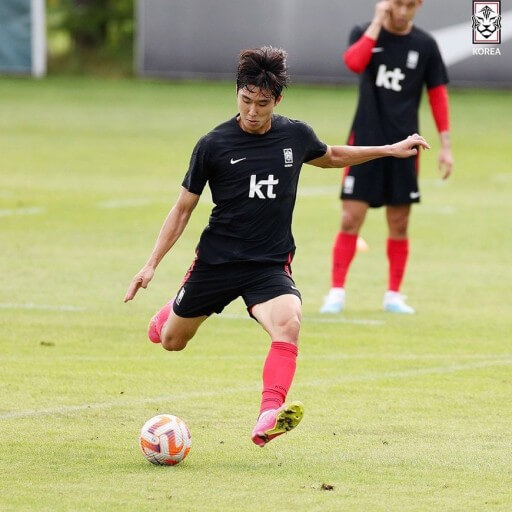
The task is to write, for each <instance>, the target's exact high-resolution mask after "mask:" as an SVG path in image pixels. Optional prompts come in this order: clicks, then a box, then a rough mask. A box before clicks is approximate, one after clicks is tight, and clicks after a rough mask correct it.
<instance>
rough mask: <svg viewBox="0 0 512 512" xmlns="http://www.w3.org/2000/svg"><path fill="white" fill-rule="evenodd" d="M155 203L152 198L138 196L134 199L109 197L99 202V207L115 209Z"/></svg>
mask: <svg viewBox="0 0 512 512" xmlns="http://www.w3.org/2000/svg"><path fill="white" fill-rule="evenodd" d="M152 203H155V201H153V200H152V199H148V198H144V197H137V198H132V199H108V200H106V201H101V202H100V203H98V204H97V206H98V208H106V209H114V208H135V207H140V206H147V205H148V204H152Z"/></svg>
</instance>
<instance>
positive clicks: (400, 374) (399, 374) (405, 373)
mask: <svg viewBox="0 0 512 512" xmlns="http://www.w3.org/2000/svg"><path fill="white" fill-rule="evenodd" d="M510 365H512V359H504V360H501V361H495V360H491V361H479V362H475V363H469V364H455V365H450V366H437V367H434V368H411V369H410V370H402V371H395V372H383V373H369V374H363V375H351V376H346V377H339V378H330V379H315V380H311V381H307V380H306V381H304V380H302V381H300V382H298V383H297V386H296V387H297V388H298V389H299V390H300V388H308V387H317V386H323V387H324V388H329V387H332V386H338V385H340V384H350V383H357V382H377V381H384V380H393V379H408V378H415V377H422V376H428V375H439V374H449V373H458V372H465V371H472V370H479V369H482V368H489V367H495V366H510ZM258 389H259V387H258V386H256V385H253V386H241V387H232V388H229V387H228V388H225V387H223V388H222V389H219V390H218V391H185V392H183V393H175V394H172V395H164V396H159V397H154V398H141V399H136V400H125V401H122V400H116V401H113V402H105V403H93V404H79V405H69V406H62V407H55V408H49V409H39V410H31V411H13V412H7V413H2V414H0V420H9V419H14V418H25V417H31V416H45V415H52V414H71V413H75V412H82V411H89V410H91V409H110V408H112V407H133V406H135V405H139V404H150V403H161V402H168V401H171V400H172V401H173V402H175V401H178V400H193V399H195V398H210V397H220V396H224V395H230V394H238V393H245V392H250V393H254V392H255V391H256V390H258Z"/></svg>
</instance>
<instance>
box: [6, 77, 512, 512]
mask: <svg viewBox="0 0 512 512" xmlns="http://www.w3.org/2000/svg"><path fill="white" fill-rule="evenodd" d="M0 98H1V108H0V265H1V268H3V269H4V270H3V272H4V273H3V275H4V277H3V279H2V286H1V287H0V363H1V372H0V383H1V386H0V393H1V395H0V398H1V401H0V443H1V445H0V453H1V456H0V471H1V479H0V509H1V510H2V511H3V512H7V511H52V512H53V511H71V510H73V511H74V510H80V511H87V510H93V511H104V510H109V511H117V510H119V511H121V510H122V511H138V512H140V511H156V510H179V511H196V510H208V511H234V510H237V511H238V510H243V511H258V512H263V511H267V510H269V511H270V510H272V511H275V510H278V509H285V510H300V511H302V510H304V511H322V512H325V511H340V510H348V511H365V512H367V511H390V510H393V511H394V510H405V511H424V510H441V511H462V510H464V511H467V510H475V511H481V510H493V511H494V510H503V511H509V510H511V509H512V494H511V489H512V472H511V467H512V434H511V424H512V402H511V399H510V397H511V395H512V374H511V367H512V349H511V342H512V314H511V306H510V303H511V298H512V296H511V283H512V265H511V254H512V236H511V227H510V222H511V219H512V200H511V197H512V171H511V167H510V154H509V153H510V134H511V133H512V95H511V94H510V93H507V92H488V91H471V92H470V91H452V118H453V123H452V124H453V143H454V156H455V159H456V168H455V174H454V176H453V178H452V179H451V180H450V181H449V182H446V183H442V182H441V181H440V180H439V179H438V177H437V173H436V170H435V166H436V163H435V162H436V158H437V148H438V142H437V136H436V133H435V129H434V125H433V122H432V120H431V118H430V114H429V111H428V108H427V107H426V106H425V105H424V106H423V109H422V116H421V119H422V126H423V130H422V133H423V135H425V136H426V137H427V138H428V139H429V140H430V141H431V142H432V145H433V147H434V149H433V150H432V151H430V152H427V153H424V154H423V155H422V171H421V176H422V180H421V188H422V191H423V203H422V204H421V205H419V206H417V207H415V208H414V214H413V219H412V227H411V237H412V254H411V260H410V264H409V267H408V273H407V276H406V280H405V286H404V291H405V292H406V293H407V294H408V296H409V301H410V303H411V304H412V305H413V306H414V307H416V308H417V310H418V313H417V315H415V316H412V317H401V316H393V315H391V316H390V315H388V314H385V313H383V312H381V311H380V303H381V299H382V294H383V292H384V289H385V285H386V265H387V263H386V259H385V250H384V245H385V238H386V233H385V229H384V219H383V212H382V211H381V210H376V211H372V212H371V214H370V216H369V218H368V220H367V223H366V224H365V227H364V232H363V236H364V237H365V239H366V240H367V242H368V243H369V246H370V250H369V252H367V253H361V254H359V255H358V256H357V258H356V260H355V262H354V265H353V268H352V270H351V273H350V276H349V280H348V283H347V292H348V305H347V310H346V312H345V313H343V315H340V316H337V317H334V318H331V320H332V322H330V323H326V322H323V321H322V320H323V318H320V315H318V313H317V311H318V308H319V306H320V304H321V300H322V296H323V295H324V294H325V292H326V290H327V288H328V284H329V279H328V275H329V265H330V261H329V260H330V248H331V244H332V240H333V236H334V233H335V231H336V229H337V227H338V223H339V201H338V200H337V194H338V184H339V176H340V172H339V171H332V170H330V171H328V170H325V171H324V170H320V169H317V168H312V167H309V166H305V167H304V168H303V171H302V178H301V186H300V192H299V199H298V202H297V207H296V212H295V220H294V233H295V238H296V242H297V246H298V250H297V254H296V258H295V262H294V277H295V279H296V282H297V284H298V286H299V287H300V289H301V291H302V294H303V298H304V316H305V318H304V322H303V327H302V336H301V353H300V358H299V365H298V371H297V375H296V380H295V383H294V386H293V388H292V390H291V392H290V395H289V396H290V398H292V399H300V400H302V401H303V402H304V403H305V405H306V416H305V418H304V421H303V423H302V424H301V425H300V426H299V427H298V428H297V430H295V431H293V432H291V433H290V434H289V435H287V436H284V437H281V438H279V439H277V440H276V441H275V442H273V443H271V444H270V445H268V446H267V447H265V448H264V449H259V448H257V447H255V446H254V445H253V444H252V443H251V442H250V438H249V435H250V431H251V429H252V426H253V423H254V420H255V416H256V413H257V407H258V404H259V393H260V375H261V367H262V363H263V359H264V357H265V354H266V352H267V348H268V339H267V338H266V335H265V334H264V333H263V331H262V330H261V329H260V328H259V327H258V325H257V324H256V322H253V321H250V320H247V319H245V314H244V306H243V303H242V302H241V301H240V302H238V301H237V302H236V303H233V304H232V305H231V306H230V307H229V308H228V309H227V310H226V313H227V314H226V315H224V316H216V317H213V318H211V319H210V320H209V321H208V322H206V324H204V326H203V327H202V329H201V331H200V332H199V333H198V335H197V337H196V338H195V339H194V340H193V341H192V342H191V343H190V344H189V347H188V348H187V350H185V351H184V352H180V353H167V352H164V351H163V350H162V349H161V348H160V347H157V346H154V345H152V344H151V343H149V342H148V341H147V340H146V335H145V331H146V326H147V322H148V320H149V318H150V316H151V315H152V314H153V312H154V311H155V310H156V309H157V308H158V307H160V305H161V304H163V303H164V302H165V301H166V300H167V299H168V298H169V297H170V296H171V295H172V294H173V293H174V292H175V291H176V289H177V285H178V283H179V281H180V280H181V278H182V276H183V274H184V272H185V270H186V268H187V266H188V265H189V263H190V262H191V260H192V258H193V251H194V247H195V243H196V241H197V239H198V237H199V234H200V232H201V230H202V229H203V227H204V225H205V224H206V222H207V218H208V213H209V208H210V203H209V200H208V196H209V194H208V193H205V198H204V199H202V200H201V202H200V203H199V205H198V208H197V209H196V211H195V212H194V215H193V217H192V219H191V222H190V224H189V226H188V228H187V230H186V232H185V233H184V235H183V237H182V239H181V240H180V241H179V242H178V244H177V246H176V247H175V249H174V250H173V252H172V253H171V254H169V255H168V256H167V258H166V259H165V260H164V261H163V263H162V264H161V266H160V267H159V269H158V271H157V274H156V276H155V279H154V281H153V282H152V284H151V286H150V288H148V290H147V291H145V292H144V291H143V292H141V293H140V294H139V295H138V296H137V298H136V300H135V301H134V302H132V303H129V304H123V302H122V298H123V295H124V292H125V290H126V288H127V286H128V284H129V282H130V280H131V278H132V276H133V274H134V273H135V272H136V271H138V269H139V268H140V267H141V266H142V264H143V263H144V261H145V260H146V258H147V256H148V255H149V252H150V250H151V248H152V246H153V242H154V239H155V237H156V234H157V232H158V230H159V228H160V224H161V222H162V220H163V218H164V216H165V215H166V213H167V211H168V209H169V208H170V206H171V205H172V203H173V201H174V200H175V198H176V196H177V193H178V190H179V185H180V182H181V179H182V176H183V174H184V172H185V170H186V168H187V164H188V159H189V155H190V152H191V149H192V147H193V145H194V143H195V141H196V140H197V138H198V137H199V136H201V135H202V134H204V133H205V132H207V131H208V130H209V129H210V128H212V127H213V126H214V125H216V124H218V123H219V122H221V121H223V120H224V119H226V118H227V117H229V116H231V115H233V114H234V113H235V112H236V111H235V108H236V107H235V103H234V99H235V98H234V94H233V86H232V84H202V85H199V84H187V83H183V84H170V83H159V82H144V81H102V80H91V79H89V80H85V79H84V80H78V79H77V80H73V79H64V78H59V79H57V78H54V79H46V80H43V81H29V80H21V79H19V80H18V79H5V78H4V79H1V80H0ZM355 100H356V91H355V89H353V88H321V87H304V86H293V87H292V88H291V89H290V90H289V91H288V92H287V94H286V97H285V99H284V101H283V103H282V104H281V105H280V106H279V109H278V112H280V113H282V114H284V115H288V116H290V117H296V118H300V119H303V120H305V121H308V122H309V123H311V124H312V125H313V127H314V128H315V129H316V131H317V133H318V135H319V136H320V137H321V138H322V139H323V140H325V141H326V142H327V143H330V144H334V143H342V142H343V141H344V140H345V138H346V134H347V132H348V128H349V124H350V121H351V118H352V115H353V111H354V108H355ZM159 412H166V413H172V414H176V415H178V416H180V417H181V418H183V419H184V420H185V421H186V422H187V424H188V426H189V427H190V430H191V432H192V440H193V446H192V450H191V452H190V455H189V457H188V458H187V459H186V460H185V462H184V463H183V464H181V465H179V466H177V467H174V468H168V467H164V468H163V467H155V466H152V465H150V464H149V463H147V462H146V461H145V460H144V458H143V457H142V455H141V454H140V452H139V448H138V445H137V436H138V431H139V429H140V427H141V426H142V424H143V423H144V422H145V421H146V420H147V419H148V418H150V417H151V416H153V415H155V414H157V413H159ZM322 484H330V485H332V486H334V489H333V490H332V491H325V490H322V489H321V486H322Z"/></svg>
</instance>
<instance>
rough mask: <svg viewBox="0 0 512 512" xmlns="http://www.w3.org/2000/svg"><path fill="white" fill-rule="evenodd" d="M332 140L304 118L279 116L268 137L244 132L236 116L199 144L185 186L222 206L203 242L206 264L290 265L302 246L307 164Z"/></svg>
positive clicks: (201, 249)
mask: <svg viewBox="0 0 512 512" xmlns="http://www.w3.org/2000/svg"><path fill="white" fill-rule="evenodd" d="M326 151H327V146H326V145H325V144H324V143H322V142H320V141H319V140H318V137H317V136H316V135H315V133H314V132H313V130H312V129H311V128H310V127H309V126H308V125H307V124H305V123H303V122H301V121H294V120H292V119H288V118H286V117H283V116H278V115H274V116H273V118H272V124H271V128H270V130H269V131H268V132H267V133H265V134H262V135H255V134H250V133H247V132H245V131H243V130H242V129H241V128H240V126H239V125H238V122H237V120H236V117H234V118H232V119H230V120H229V121H226V122H225V123H222V124H221V125H219V126H217V127H216V128H215V129H214V130H212V131H211V132H210V133H208V134H207V135H205V136H204V137H202V138H201V139H200V140H199V142H198V143H197V144H196V147H195V148H194V151H193V153H192V157H191V160H190V167H189V170H188V172H187V174H186V176H185V179H184V180H183V186H184V187H185V188H186V189H187V190H188V191H190V192H192V193H194V194H201V193H202V191H203V189H204V186H205V185H206V182H208V183H209V186H210V190H211V194H212V200H213V202H214V204H215V206H214V208H213V210H212V212H211V215H210V219H209V222H208V226H206V228H205V230H204V231H203V233H202V235H201V239H200V241H199V245H198V247H197V249H198V250H197V252H198V258H199V259H200V260H202V261H205V262H206V263H210V264H218V263H226V262H233V261H258V262H275V263H286V262H287V261H288V260H291V257H292V256H293V253H294V251H295V244H294V241H293V236H292V231H291V224H292V214H293V208H294V206H295V197H296V194H297V185H298V180H299V174H300V170H301V167H302V164H303V163H304V162H307V161H309V160H313V159H315V158H318V157H320V156H323V155H324V154H325V152H326Z"/></svg>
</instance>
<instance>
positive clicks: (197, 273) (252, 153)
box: [124, 47, 429, 446]
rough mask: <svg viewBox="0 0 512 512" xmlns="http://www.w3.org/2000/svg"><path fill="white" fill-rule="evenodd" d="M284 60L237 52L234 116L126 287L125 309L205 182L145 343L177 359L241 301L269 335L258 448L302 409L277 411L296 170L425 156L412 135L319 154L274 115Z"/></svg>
mask: <svg viewBox="0 0 512 512" xmlns="http://www.w3.org/2000/svg"><path fill="white" fill-rule="evenodd" d="M285 59H286V53H285V52H284V51H283V50H280V49H275V48H272V47H264V48H261V49H256V50H245V51H243V52H242V53H241V55H240V61H239V65H238V71H237V104H238V110H239V113H238V114H237V115H236V116H235V117H233V118H232V119H229V120H228V121H226V122H225V123H222V124H221V125H219V126H217V127H216V128H215V129H213V130H212V131H211V132H209V133H208V134H207V135H205V136H204V137H202V138H201V139H200V140H199V142H198V143H197V144H196V147H195V148H194V151H193V153H192V157H191V160H190V167H189V170H188V172H187V174H186V176H185V179H184V180H183V187H182V189H181V192H180V195H179V197H178V200H177V202H176V204H175V205H174V206H173V207H172V209H171V211H170V212H169V214H168V216H167V218H166V220H165V222H164V224H163V226H162V228H161V231H160V234H159V236H158V239H157V241H156V245H155V247H154V249H153V252H152V254H151V256H150V258H149V260H148V262H147V263H146V264H145V265H144V267H143V268H142V269H141V271H140V272H138V273H137V274H136V275H135V277H134V278H133V280H132V282H131V284H130V286H129V288H128V291H127V292H126V296H125V298H124V300H125V302H127V301H129V300H131V299H133V298H134V296H135V294H136V293H137V291H138V290H139V288H141V287H142V288H146V287H147V285H148V283H149V282H150V281H151V279H152V278H153V274H154V272H155V269H156V267H157V265H158V264H159V263H160V261H161V260H162V258H163V257H164V255H165V254H166V253H167V252H168V251H169V249H171V247H172V246H173V245H174V243H175V242H176V240H178V238H179V236H180V235H181V233H182V232H183V230H184V229H185V226H186V225H187V222H188V220H189V218H190V215H191V213H192V211H193V210H194V208H195V206H196V205H197V202H198V200H199V196H200V194H201V192H202V191H203V188H204V186H205V184H206V183H207V182H208V184H209V187H210V190H211V193H212V199H213V202H214V203H215V206H214V208H213V210H212V212H211V216H210V219H209V222H208V225H207V226H206V228H205V230H204V231H203V233H202V235H201V239H200V241H199V244H198V246H197V249H196V258H195V260H194V262H193V263H192V265H191V267H190V269H189V271H188V272H187V274H186V276H185V278H184V280H183V282H182V284H181V287H180V288H179V290H178V292H177V294H176V296H175V297H174V298H173V299H172V300H171V301H170V302H169V303H168V304H167V305H166V306H164V307H163V308H162V309H161V310H160V311H159V312H158V313H157V314H156V315H155V316H154V317H153V318H152V320H151V322H150V325H149V332H148V335H149V338H150V340H151V341H153V342H155V343H161V344H162V346H163V347H164V348H165V349H166V350H182V349H184V348H185V346H186V345H187V342H188V341H189V340H190V339H191V338H192V337H193V336H194V334H195V333H196V331H197V329H198V327H199V326H200V325H201V323H202V322H204V320H206V318H208V316H209V315H211V314H212V313H220V312H221V311H222V310H223V308H224V307H225V306H226V305H227V304H229V303H230V302H231V301H233V300H234V299H236V298H237V297H240V296H241V297H242V298H243V299H244V301H245V303H246V305H247V309H248V312H249V314H250V315H251V316H252V317H253V318H255V319H256V320H257V321H258V322H259V323H260V324H261V326H262V327H263V329H265V331H267V333H268V334H269V335H270V338H271V341H272V343H271V347H270V351H269V353H268V356H267V359H266V361H265V365H264V368H263V393H262V400H261V406H260V416H259V418H258V421H257V424H256V426H255V427H254V429H253V432H252V440H253V442H254V443H255V444H257V445H258V446H264V445H265V444H266V443H267V442H268V441H270V440H271V439H273V438H274V437H276V436H278V435H280V434H283V433H284V432H286V431H288V430H290V429H292V428H294V427H295V426H296V425H297V424H298V423H299V422H300V420H301V419H302V415H303V405H302V404H301V403H300V402H291V403H289V404H285V405H283V403H284V400H285V398H286V395H287V393H288V390H289V388H290V386H291V383H292V380H293V376H294V373H295V367H296V357H297V343H298V338H299V329H300V322H301V299H300V293H299V291H298V289H297V288H296V287H295V283H294V281H293V279H292V277H291V268H290V264H291V261H292V258H293V254H294V251H295V245H294V241H293V236H292V232H291V224H292V214H293V208H294V205H295V197H296V193H297V183H298V179H299V173H300V170H301V167H302V164H303V163H304V162H308V163H310V164H313V165H316V166H318V167H337V168H339V167H344V166H346V165H354V164H358V163H362V162H366V161H369V160H372V159H375V158H379V157H383V156H397V157H400V158H407V157H410V156H411V155H416V153H417V151H418V150H417V149H416V147H423V148H428V147H429V146H428V144H427V143H426V141H425V140H424V139H423V138H422V137H420V136H419V135H413V136H410V137H407V139H406V140H403V141H401V142H399V143H396V144H393V145H386V146H381V147H356V146H327V145H326V144H324V143H323V142H320V141H319V140H318V138H317V136H316V135H315V133H314V132H313V130H312V129H311V128H310V127H309V126H308V125H306V124H305V123H302V122H300V121H294V120H292V119H288V118H286V117H283V116H278V115H275V114H274V112H273V111H274V107H275V106H276V105H277V104H278V103H279V102H280V101H281V97H282V96H281V92H282V89H283V87H285V86H286V85H287V82H288V76H287V73H286V62H285Z"/></svg>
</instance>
